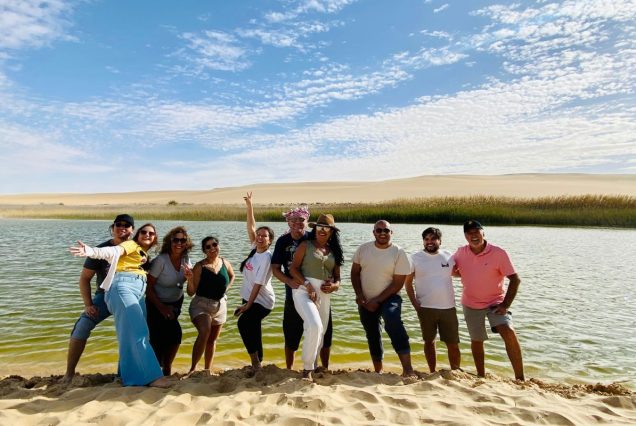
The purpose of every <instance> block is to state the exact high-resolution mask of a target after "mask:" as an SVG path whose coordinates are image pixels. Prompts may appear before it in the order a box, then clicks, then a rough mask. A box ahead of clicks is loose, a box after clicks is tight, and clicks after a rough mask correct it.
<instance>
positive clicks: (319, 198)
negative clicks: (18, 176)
mask: <svg viewBox="0 0 636 426" xmlns="http://www.w3.org/2000/svg"><path fill="white" fill-rule="evenodd" d="M246 191H254V194H255V202H256V203H258V204H286V203H290V204H291V203H301V202H310V203H362V202H380V201H387V200H393V199H397V198H416V197H445V196H471V195H491V196H507V197H520V198H536V197H547V196H561V195H586V194H593V195H628V196H632V197H634V196H636V175H591V174H517V175H500V176H468V175H449V176H421V177H415V178H410V179H396V180H383V181H378V182H304V183H268V184H255V185H246V186H240V187H231V188H216V189H211V190H207V191H150V192H122V193H98V194H14V195H2V194H0V204H13V205H16V204H17V205H34V204H59V203H63V204H64V205H66V206H77V205H101V204H120V205H121V204H126V205H131V204H166V203H168V202H169V201H172V200H174V201H176V202H178V203H192V204H241V203H242V197H243V195H244V194H245V192H246Z"/></svg>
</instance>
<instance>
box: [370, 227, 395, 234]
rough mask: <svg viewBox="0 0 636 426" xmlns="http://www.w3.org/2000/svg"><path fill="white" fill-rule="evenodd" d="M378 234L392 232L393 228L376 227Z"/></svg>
mask: <svg viewBox="0 0 636 426" xmlns="http://www.w3.org/2000/svg"><path fill="white" fill-rule="evenodd" d="M374 231H375V233H376V234H390V233H391V230H390V229H389V228H375V229H374Z"/></svg>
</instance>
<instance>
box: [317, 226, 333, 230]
mask: <svg viewBox="0 0 636 426" xmlns="http://www.w3.org/2000/svg"><path fill="white" fill-rule="evenodd" d="M316 231H331V226H327V225H316Z"/></svg>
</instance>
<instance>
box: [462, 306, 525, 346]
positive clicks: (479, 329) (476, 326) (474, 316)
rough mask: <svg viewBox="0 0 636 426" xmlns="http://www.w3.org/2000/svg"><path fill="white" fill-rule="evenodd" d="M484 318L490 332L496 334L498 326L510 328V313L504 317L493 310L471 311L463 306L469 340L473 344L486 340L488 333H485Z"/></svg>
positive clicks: (471, 309)
mask: <svg viewBox="0 0 636 426" xmlns="http://www.w3.org/2000/svg"><path fill="white" fill-rule="evenodd" d="M486 317H488V323H489V324H490V330H491V331H492V332H493V333H497V327H498V326H500V325H507V326H508V327H510V328H513V326H512V312H510V311H508V312H507V313H506V314H505V315H500V314H496V313H495V308H494V307H493V308H485V309H473V308H469V307H468V306H464V319H465V320H466V327H467V328H468V334H469V335H470V340H473V341H475V342H483V341H486V340H488V332H487V331H486Z"/></svg>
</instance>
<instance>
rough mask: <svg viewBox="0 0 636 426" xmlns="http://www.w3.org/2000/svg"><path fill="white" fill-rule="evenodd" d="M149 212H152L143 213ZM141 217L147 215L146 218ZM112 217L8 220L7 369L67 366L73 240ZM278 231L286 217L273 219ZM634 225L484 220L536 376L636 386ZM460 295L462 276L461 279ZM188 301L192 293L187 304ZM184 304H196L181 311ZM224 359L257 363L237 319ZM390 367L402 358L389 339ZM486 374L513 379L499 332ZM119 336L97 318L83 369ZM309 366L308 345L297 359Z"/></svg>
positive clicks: (277, 320) (341, 309)
mask: <svg viewBox="0 0 636 426" xmlns="http://www.w3.org/2000/svg"><path fill="white" fill-rule="evenodd" d="M140 220H143V219H140ZM140 223H141V222H140ZM155 224H156V225H157V227H158V230H159V233H160V235H163V234H165V233H166V232H167V231H168V230H169V229H170V228H172V227H173V226H176V225H184V224H185V226H186V227H187V228H188V229H189V231H190V234H191V235H192V237H193V240H194V241H195V242H196V243H197V244H195V248H194V249H193V252H192V253H193V254H192V257H193V261H197V260H199V259H201V258H202V257H203V254H202V253H201V252H200V250H199V244H198V242H199V241H200V240H201V239H202V238H203V237H204V236H206V235H210V234H211V235H215V236H218V237H219V239H220V241H221V244H222V255H223V256H224V257H226V258H227V259H228V260H230V262H232V263H233V264H235V265H238V263H239V262H240V261H241V260H242V259H243V257H244V256H245V255H246V254H247V253H248V252H249V242H248V240H247V237H246V235H245V225H244V223H242V222H175V221H156V222H155ZM108 225H109V222H106V221H61V220H0V226H2V229H3V231H4V232H3V237H4V238H2V239H1V240H0V258H1V259H2V261H1V262H0V331H1V334H2V336H3V338H2V345H1V346H0V366H1V367H0V374H36V373H37V374H61V373H63V371H64V367H65V359H66V347H67V344H68V336H69V333H70V331H71V328H72V326H73V323H74V321H75V320H76V318H77V315H78V314H79V312H81V310H82V307H83V305H82V302H81V298H80V296H79V291H78V285H77V281H78V278H79V272H80V270H81V267H82V260H80V259H75V258H73V257H72V256H70V255H69V254H68V253H67V251H66V249H67V247H68V246H69V245H70V244H72V243H73V242H74V241H76V240H78V239H81V240H83V241H86V242H88V243H92V244H95V243H99V242H101V241H103V240H105V239H107V238H108ZM268 225H270V226H272V228H273V229H274V230H275V232H276V235H277V236H279V235H281V233H282V232H283V231H284V230H285V224H284V223H283V222H280V223H268ZM429 225H430V224H422V225H404V224H397V225H394V231H395V232H394V242H396V243H397V244H399V245H401V246H402V247H404V248H405V249H406V251H407V252H409V253H412V252H414V251H418V250H421V237H420V234H421V232H422V230H423V229H424V228H425V227H426V226H429ZM338 226H339V227H340V228H341V230H342V231H341V235H342V243H343V248H344V251H345V258H346V259H347V261H346V264H345V266H344V271H348V270H349V268H350V265H351V263H350V259H351V257H352V255H353V252H354V251H355V249H356V248H357V247H358V246H359V245H360V244H361V243H363V242H365V241H370V240H371V239H372V238H373V237H372V232H371V231H372V229H373V227H372V225H371V224H344V223H343V224H339V225H338ZM438 226H439V228H440V229H441V230H442V232H443V234H444V235H443V241H442V246H443V247H445V248H447V249H449V250H451V251H454V250H455V248H457V247H458V246H460V245H463V244H464V243H465V242H464V239H463V234H462V230H461V227H460V226H449V225H438ZM634 237H636V231H634V230H615V229H612V230H608V229H581V228H576V229H562V228H537V227H487V228H486V239H488V240H490V241H492V242H493V243H495V244H497V245H499V246H501V247H504V248H505V249H506V250H507V251H508V252H509V254H510V256H511V258H512V261H513V263H514V264H515V267H516V268H517V270H518V273H519V275H520V276H521V279H522V284H521V287H520V290H519V294H518V296H517V300H516V301H515V303H514V304H513V306H512V309H511V310H512V311H513V313H514V319H515V324H516V327H517V332H518V334H519V339H520V341H521V345H522V348H523V353H524V362H525V365H526V376H527V377H540V378H550V379H554V380H563V381H567V382H577V381H590V382H597V381H601V382H610V381H625V382H626V383H627V384H628V385H630V386H632V387H636V379H635V377H636V361H635V360H636V332H635V331H634V330H635V326H636V324H635V323H636V315H635V314H634V311H633V309H632V307H633V306H634V285H633V283H634V276H636V265H635V264H634V263H633V262H630V261H628V258H629V257H630V253H631V252H632V251H633V247H632V245H633V244H631V241H633V240H634ZM237 278H238V279H237V282H236V283H235V284H234V287H233V289H231V290H230V293H229V306H230V307H233V306H235V305H237V304H238V303H239V301H240V297H239V295H238V289H239V287H240V284H241V278H240V275H239V276H238V277H237ZM455 285H456V293H457V298H458V299H459V296H460V295H461V285H460V284H459V282H456V283H455ZM274 287H275V289H276V292H277V298H278V302H277V307H276V309H275V310H274V312H273V313H272V314H271V315H270V316H269V317H268V318H267V320H266V322H265V323H264V324H265V329H264V333H265V336H264V341H265V342H266V348H265V357H266V362H274V363H276V364H277V365H279V366H283V365H284V356H283V350H282V346H283V343H282V330H281V323H282V301H283V299H284V292H283V288H282V285H281V284H280V283H279V282H278V281H276V280H274ZM404 297H405V299H406V300H405V304H404V306H405V309H404V315H403V317H404V321H405V324H406V325H407V329H408V331H409V334H410V336H411V344H412V350H413V353H414V365H415V366H416V368H417V369H420V370H425V365H426V363H425V360H424V357H423V354H422V339H421V335H420V331H419V325H418V321H417V317H416V315H415V313H414V311H413V309H412V308H411V306H410V304H409V303H408V298H406V295H405V294H404ZM186 303H188V302H186ZM332 305H333V312H334V314H333V318H334V323H335V326H334V346H333V350H332V366H333V367H335V368H343V367H352V366H356V367H358V366H363V367H370V361H369V356H368V353H367V347H366V340H365V338H364V333H363V331H362V327H361V326H360V324H359V320H358V315H357V311H356V305H355V302H354V293H353V290H352V288H351V285H350V282H349V278H348V273H344V274H343V285H342V288H341V290H340V291H339V292H338V293H335V294H334V295H333V297H332ZM184 312H187V309H184ZM181 324H182V326H183V328H184V340H183V345H182V347H181V350H180V352H179V356H178V358H177V360H176V362H175V368H176V370H177V371H181V370H187V366H188V365H189V357H190V351H191V348H192V343H193V342H194V339H195V337H196V330H195V329H194V327H193V326H192V325H191V323H190V321H189V318H188V317H187V314H186V315H185V316H183V315H182V316H181ZM460 337H461V340H462V343H461V349H462V364H463V366H465V367H466V369H467V370H469V371H473V370H474V367H473V364H472V359H471V356H470V349H469V339H468V334H467V332H466V329H465V325H464V324H463V318H462V316H461V315H460ZM218 345H219V346H218V350H217V357H216V359H215V367H216V368H230V367H237V366H242V365H245V364H246V363H247V361H248V357H247V354H245V351H244V349H243V346H242V343H241V340H240V337H239V335H238V331H237V330H236V323H235V321H234V320H232V319H230V320H229V321H228V323H227V324H226V326H225V328H224V331H223V333H222V335H221V337H220V340H219V344H218ZM385 347H386V348H387V350H386V357H387V359H386V364H387V366H388V367H390V368H391V367H392V368H395V369H396V370H397V369H398V366H399V362H398V360H397V357H396V356H395V354H394V353H393V352H392V351H391V350H390V343H389V342H388V340H387V341H385ZM486 351H487V360H486V368H487V371H494V372H497V373H499V374H503V375H506V376H511V375H512V371H511V368H510V366H509V364H508V361H507V357H506V354H505V350H504V348H503V343H502V342H501V340H500V339H498V338H497V337H493V338H492V339H491V340H490V341H489V342H488V343H487V344H486ZM116 352H117V351H116V342H115V338H114V328H113V324H112V320H107V321H106V322H105V323H103V324H102V325H100V326H99V327H98V328H97V329H96V330H95V331H94V333H93V336H92V337H91V339H90V340H89V343H88V345H87V349H86V352H85V355H84V357H83V358H82V361H81V362H80V365H79V367H78V370H79V371H81V372H89V371H102V372H113V371H114V369H115V368H116V367H115V364H116V358H117V353H116ZM438 357H439V358H440V360H439V362H438V365H439V366H440V367H442V368H443V367H445V366H447V365H448V361H447V360H446V359H445V350H439V351H438ZM299 365H300V357H299V354H298V356H297V366H299Z"/></svg>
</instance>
